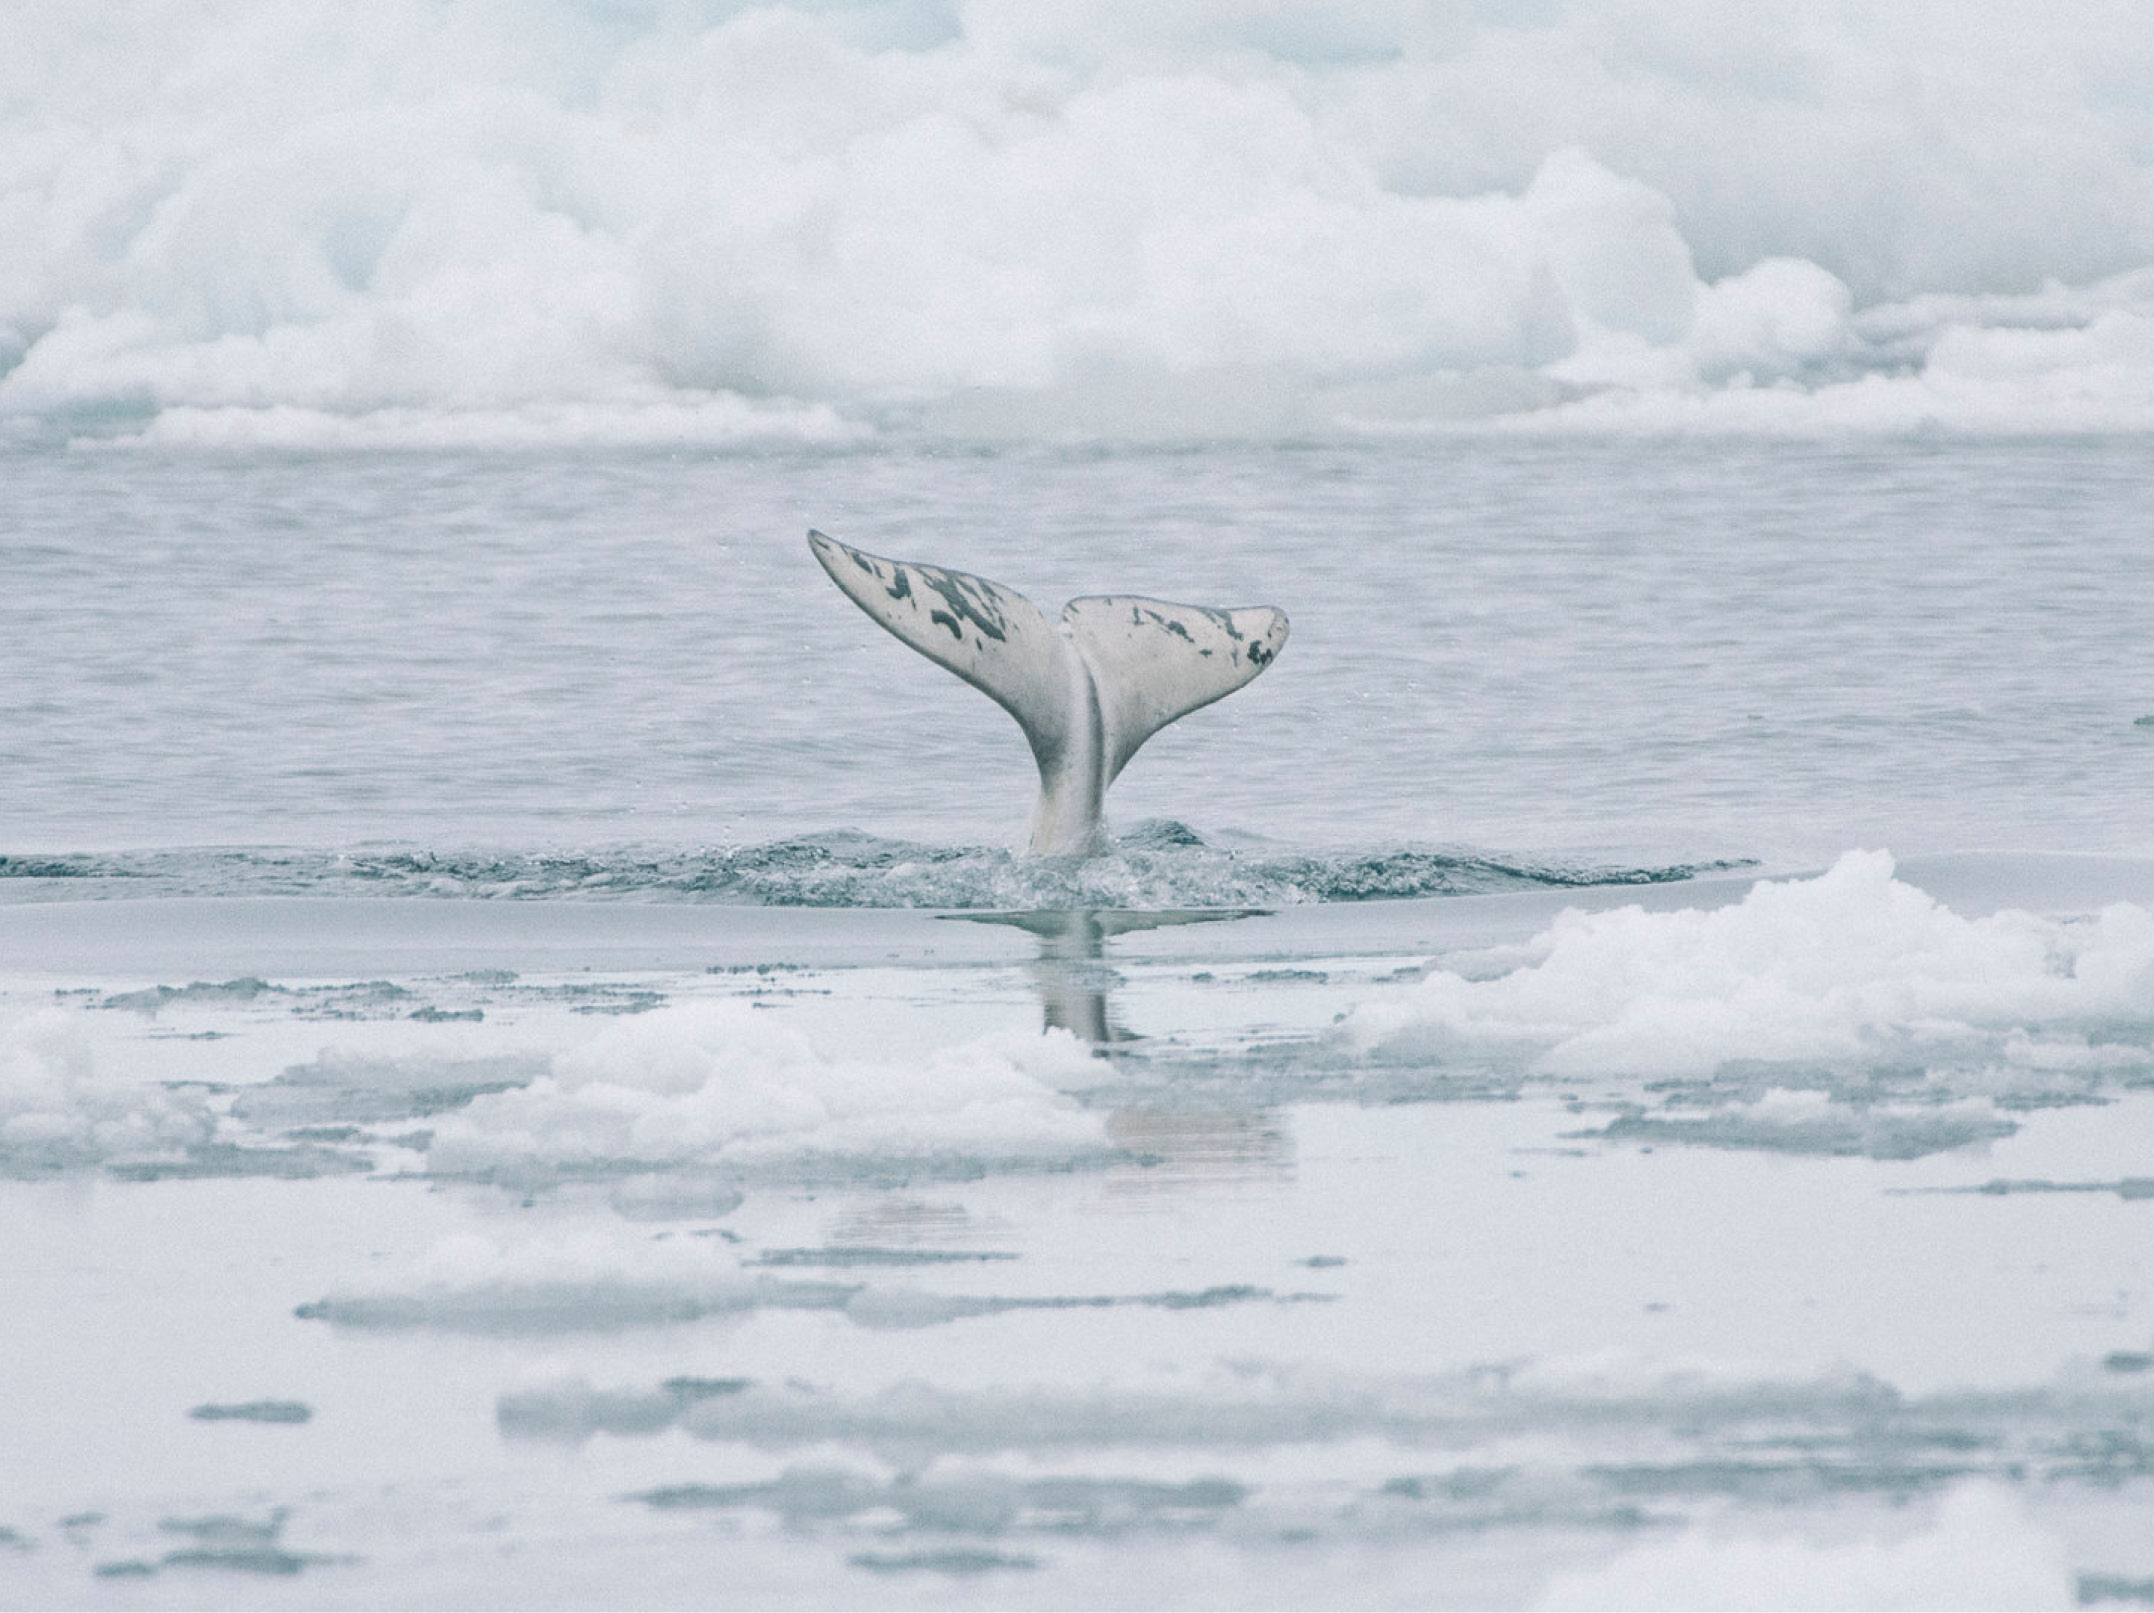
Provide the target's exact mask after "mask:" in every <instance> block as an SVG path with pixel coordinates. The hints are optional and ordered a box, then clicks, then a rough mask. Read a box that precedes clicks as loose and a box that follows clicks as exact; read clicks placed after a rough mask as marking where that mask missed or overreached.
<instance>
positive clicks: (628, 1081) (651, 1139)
mask: <svg viewBox="0 0 2154 1613" xmlns="http://www.w3.org/2000/svg"><path fill="white" fill-rule="evenodd" d="M1089 1068H1090V1055H1089V1054H1088V1053H1087V1052H1086V1050H1085V1049H1084V1048H1083V1046H1082V1044H1080V1043H1079V1042H1078V1041H1077V1039H1076V1038H1075V1037H1073V1036H1071V1035H1069V1034H1068V1033H1067V1032H1064V1031H1053V1032H1048V1033H1046V1034H1044V1035H1041V1036H1037V1037H1018V1038H1007V1039H1003V1040H1000V1041H979V1042H971V1043H967V1044H964V1045H962V1046H957V1047H947V1048H942V1049H939V1050H937V1051H936V1052H934V1053H933V1054H932V1055H931V1056H929V1057H928V1058H927V1059H926V1060H924V1061H922V1062H919V1063H915V1064H868V1063H861V1062H853V1061H846V1060H833V1059H826V1058H824V1057H822V1056H821V1055H820V1054H818V1053H817V1052H816V1051H815V1049H814V1047H813V1046H812V1044H811V1043H810V1042H809V1041H808V1039H807V1038H806V1037H805V1036H804V1035H802V1034H801V1033H800V1032H799V1031H798V1030H795V1029H793V1028H792V1027H790V1026H788V1025H785V1024H782V1023H778V1022H776V1021H775V1020H774V1018H773V1016H771V1015H769V1014H766V1013H759V1012H757V1011H755V1009H754V1008H753V1007H752V1006H751V1005H749V1004H747V1003H742V1002H735V1001H728V1002H719V1003H692V1004H685V1005H682V1006H679V1007H674V1008H667V1009H662V1010H659V1011H657V1012H655V1013H651V1014H646V1015H643V1016H641V1017H639V1018H636V1019H633V1020H627V1021H623V1022H621V1023H619V1024H616V1025H614V1026H612V1027H610V1028H609V1029H608V1030H606V1031H605V1032H603V1033H602V1034H601V1035H599V1036H598V1037H596V1038H595V1039H594V1040H592V1041H590V1042H588V1043H586V1044H585V1045H584V1046H582V1047H580V1048H577V1049H575V1050H573V1051H571V1052H568V1053H564V1054H561V1055H558V1056H557V1057H556V1058H555V1059H554V1061H553V1066H552V1073H551V1074H550V1075H547V1076H544V1077H541V1078H540V1079H538V1080H536V1081H534V1082H532V1083H531V1084H530V1085H529V1086H528V1087H524V1088H522V1089H519V1090H515V1091H507V1092H498V1093H493V1094H489V1095H486V1096H482V1097H479V1098H477V1099H475V1100H473V1102H472V1103H471V1104H470V1105H468V1106H467V1107H466V1108H465V1109H463V1110H462V1111H461V1112H459V1113H456V1114H453V1115H449V1116H445V1117H444V1118H443V1119H442V1121H441V1122H440V1124H438V1125H437V1126H436V1127H435V1130H434V1137H433V1142H432V1146H431V1148H430V1149H429V1152H428V1160H429V1163H430V1164H431V1165H432V1167H433V1168H434V1169H435V1170H438V1171H454V1172H487V1171H492V1170H495V1169H498V1168H501V1167H503V1166H522V1165H528V1164H533V1163H537V1164H548V1165H566V1166H579V1165H594V1164H606V1163H614V1162H622V1161H639V1162H646V1163H652V1162H655V1163H668V1164H706V1165H707V1164H712V1163H717V1162H725V1163H729V1164H739V1165H753V1164H757V1163H768V1162H771V1161H773V1160H784V1159H787V1158H800V1157H804V1156H811V1157H824V1158H828V1157H833V1156H835V1157H843V1158H862V1157H865V1158H869V1159H914V1160H917V1159H933V1158H953V1157H956V1158H966V1159H988V1160H998V1161H1010V1160H1036V1161H1046V1160H1067V1159H1068V1158H1070V1157H1071V1156H1073V1155H1078V1154H1083V1153H1088V1152H1095V1153H1103V1152H1105V1151H1107V1148H1108V1144H1107V1143H1106V1140H1105V1135H1104V1131H1103V1129H1102V1124H1101V1121H1100V1120H1099V1118H1098V1117H1097V1116H1095V1115H1090V1114H1087V1113H1085V1112H1084V1111H1082V1110H1080V1109H1079V1108H1078V1107H1077V1106H1076V1105H1075V1104H1074V1103H1073V1102H1072V1101H1071V1100H1070V1099H1068V1098H1066V1097H1064V1096H1063V1095H1062V1094H1061V1093H1059V1092H1057V1091H1055V1090H1054V1088H1053V1087H1051V1086H1049V1085H1048V1084H1047V1079H1050V1078H1053V1077H1054V1076H1056V1075H1058V1074H1059V1075H1063V1076H1076V1075H1081V1074H1083V1073H1085V1072H1087V1071H1088V1070H1089Z"/></svg>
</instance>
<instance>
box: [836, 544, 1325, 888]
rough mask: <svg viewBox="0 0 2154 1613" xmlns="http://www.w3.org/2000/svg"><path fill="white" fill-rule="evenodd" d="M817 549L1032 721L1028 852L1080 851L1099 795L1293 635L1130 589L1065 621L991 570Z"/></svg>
mask: <svg viewBox="0 0 2154 1613" xmlns="http://www.w3.org/2000/svg"><path fill="white" fill-rule="evenodd" d="M808 546H809V547H810V548H811V549H813V550H814V551H815V558H816V559H817V560H819V561H821V562H822V566H823V569H824V570H825V571H827V572H829V573H830V578H831V581H833V582H835V583H836V584H837V585H838V587H839V588H840V589H842V590H843V591H844V592H845V594H846V596H847V597H848V598H850V599H851V600H852V601H853V603H854V604H856V605H858V606H859V607H860V608H861V609H862V610H864V611H866V612H867V613H868V615H870V616H872V617H874V618H875V620H876V621H878V622H880V623H881V624H882V625H883V626H884V627H885V628H887V629H888V630H889V631H890V633H892V634H893V635H894V636H895V637H897V638H899V639H902V640H903V641H904V642H905V643H907V644H909V645H911V646H912V647H913V648H914V649H916V650H918V651H919V652H920V653H921V654H922V655H924V656H926V657H927V658H928V659H929V660H930V661H933V662H935V663H936V664H937V665H939V666H943V667H947V668H948V669H949V670H950V671H952V672H954V673H956V674H957V675H958V676H959V677H961V678H963V679H964V680H965V681H966V682H967V683H969V684H971V685H972V686H973V687H974V688H976V689H978V690H980V691H981V692H982V693H984V694H986V695H987V696H988V697H989V698H990V699H992V700H993V701H995V702H996V703H997V704H998V705H1000V706H1001V707H1002V708H1003V709H1004V710H1005V711H1007V712H1008V713H1009V714H1010V715H1011V716H1012V717H1014V718H1016V719H1017V726H1018V727H1019V728H1021V729H1023V730H1024V735H1025V739H1026V740H1027V742H1028V743H1030V745H1031V747H1032V756H1033V760H1034V761H1035V762H1037V763H1038V764H1039V770H1040V802H1039V808H1038V810H1037V811H1036V812H1035V813H1034V815H1033V820H1032V835H1031V843H1030V847H1029V849H1030V850H1032V851H1034V852H1067V851H1082V850H1085V849H1087V848H1089V847H1090V845H1091V844H1092V843H1093V842H1094V841H1095V840H1096V839H1097V837H1098V834H1099V814H1100V802H1101V798H1102V797H1103V796H1104V795H1105V794H1106V790H1107V786H1108V785H1110V784H1112V783H1113V782H1114V781H1115V778H1116V777H1117V776H1118V775H1119V774H1120V773H1121V771H1122V769H1123V768H1124V767H1126V766H1128V765H1129V759H1130V758H1131V757H1132V756H1134V755H1136V754H1137V750H1138V748H1139V747H1140V746H1142V745H1143V744H1144V742H1145V741H1146V740H1147V739H1149V738H1151V737H1152V735H1154V734H1156V733H1158V732H1159V730H1160V729H1162V728H1164V727H1166V726H1167V724H1168V723H1170V722H1172V721H1174V719H1175V718H1177V717H1183V716H1187V715H1188V714H1189V713H1190V712H1192V711H1195V710H1197V709H1198V708H1199V707H1202V706H1208V705H1210V704H1211V703H1212V702H1213V701H1215V700H1219V699H1222V698H1224V697H1225V696H1227V695H1230V694H1232V693H1233V692H1234V691H1235V690H1236V689H1239V688H1240V687H1241V686H1242V685H1243V684H1245V683H1247V682H1248V681H1249V680H1250V679H1252V678H1254V677H1255V676H1256V675H1257V674H1258V673H1259V672H1262V671H1263V670H1264V669H1265V668H1266V667H1267V666H1269V665H1271V663H1272V661H1273V660H1274V659H1275V658H1276V657H1277V656H1278V654H1279V651H1280V649H1281V647H1282V646H1284V645H1285V643H1286V634H1287V621H1286V613H1285V612H1283V611H1278V610H1273V609H1272V608H1271V607H1269V606H1264V605H1259V606H1253V607H1249V608H1245V609H1240V610H1215V609H1211V608H1209V607H1206V606H1201V605H1174V604H1169V603H1167V602H1166V601H1164V600H1157V599H1144V598H1140V597H1137V596H1135V595H1130V594H1105V595H1092V596H1087V597H1086V598H1083V599H1073V600H1071V601H1070V602H1069V603H1068V604H1067V605H1065V606H1064V607H1063V608H1062V615H1061V618H1060V620H1059V621H1050V620H1049V619H1048V617H1047V616H1046V615H1045V613H1043V612H1042V611H1041V610H1040V608H1039V607H1038V606H1037V605H1034V604H1033V603H1032V601H1030V600H1029V599H1026V598H1025V597H1024V596H1023V595H1022V594H1018V593H1015V592H1012V591H1011V590H1010V589H1007V588H1004V587H1002V586H1001V585H1000V584H998V583H992V582H989V581H988V580H987V579H986V578H984V577H974V576H969V575H967V574H966V573H964V572H962V571H948V570H945V569H944V568H943V567H941V566H926V565H920V564H918V563H916V562H913V561H909V560H890V559H886V558H884V557H883V556H880V555H871V554H866V553H864V552H862V551H861V550H859V549H855V548H852V547H850V546H849V545H847V544H843V543H839V542H838V541H837V540H836V539H834V538H828V537H825V536H824V535H823V534H822V533H820V532H810V533H809V534H808Z"/></svg>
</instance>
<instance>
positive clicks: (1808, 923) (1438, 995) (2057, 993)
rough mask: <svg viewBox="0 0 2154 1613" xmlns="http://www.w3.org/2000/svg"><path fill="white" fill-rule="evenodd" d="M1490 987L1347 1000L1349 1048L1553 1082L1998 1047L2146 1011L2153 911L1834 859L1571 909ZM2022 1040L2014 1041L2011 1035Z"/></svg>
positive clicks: (1424, 986)
mask: <svg viewBox="0 0 2154 1613" xmlns="http://www.w3.org/2000/svg"><path fill="white" fill-rule="evenodd" d="M1521 957H1522V959H1523V961H1522V962H1521V963H1520V965H1519V966H1518V967H1516V968H1514V969H1512V970H1511V971H1510V972H1509V973H1506V974H1502V975H1500V976H1498V977H1497V978H1494V979H1473V980H1469V979H1467V978H1465V977H1464V976H1462V975H1460V974H1457V973H1454V972H1451V971H1449V970H1446V969H1438V970H1436V971H1434V972H1432V973H1431V974H1430V975H1429V976H1428V977H1427V979H1425V980H1424V981H1422V982H1421V984H1420V985H1419V986H1417V987H1415V988H1412V989H1410V990H1407V991H1404V992H1402V993H1400V994H1399V995H1398V996H1397V997H1394V998H1390V999H1386V1000H1384V1001H1380V1002H1376V1003H1372V1004H1369V1005H1366V1006H1364V1007H1363V1008H1361V1009H1359V1010H1357V1011H1356V1012H1355V1013H1354V1014H1353V1015H1352V1016H1351V1017H1350V1019H1349V1020H1348V1022H1347V1027H1346V1028H1347V1031H1348V1034H1349V1035H1350V1036H1351V1037H1352V1038H1353V1039H1354V1040H1355V1041H1356V1042H1357V1043H1358V1044H1359V1045H1361V1046H1362V1047H1364V1048H1381V1047H1391V1048H1395V1049H1401V1050H1405V1049H1413V1048H1421V1049H1436V1048H1440V1047H1451V1048H1463V1049H1479V1050H1482V1051H1484V1052H1486V1051H1489V1050H1505V1051H1508V1052H1509V1053H1510V1054H1512V1055H1513V1056H1516V1057H1519V1058H1523V1059H1526V1060H1529V1061H1530V1062H1531V1063H1532V1065H1533V1067H1534V1068H1535V1069H1537V1070H1539V1071H1541V1072H1542V1073H1545V1074H1551V1075H1562V1076H1585V1075H1606V1074H1645V1075H1660V1076H1685V1075H1688V1076H1697V1075H1707V1074H1710V1073H1711V1072H1713V1071H1714V1070H1715V1069H1717V1068H1719V1067H1720V1066H1722V1065H1723V1064H1725V1063H1727V1062H1728V1061H1731V1060H1738V1059H1754V1060H1767V1061H1774V1060H1815V1061H1824V1062H1835V1061H1837V1062H1846V1061H1857V1060H1862V1059H1865V1058H1874V1057H1878V1056H1881V1055H1883V1054H1885V1053H1887V1052H1890V1051H1894V1050H1898V1051H1905V1050H1907V1049H1910V1048H1912V1049H1914V1050H1915V1051H1916V1052H1917V1053H1919V1052H1920V1051H1921V1050H1923V1049H1943V1050H1951V1049H1955V1048H1956V1049H1960V1050H1962V1051H1964V1050H1966V1049H1968V1048H1975V1049H1992V1050H1997V1051H2000V1052H2001V1050H2002V1049H2003V1048H2004V1047H2005V1046H2006V1045H2007V1042H2008V1039H2009V1038H2010V1037H2011V1035H2012V1033H2014V1032H2020V1033H2025V1032H2029V1031H2032V1030H2034V1029H2036V1028H2047V1027H2067V1028H2068V1027H2081V1028H2083V1027H2086V1026H2089V1025H2099V1024H2103V1023H2110V1024H2119V1025H2123V1026H2131V1025H2135V1024H2139V1023H2142V1022H2144V1021H2145V1020H2146V1019H2147V1018H2148V1017H2149V1015H2150V1013H2154V914H2150V913H2148V912H2147V911H2146V910H2145V909H2144V908H2140V907H2136V906H2132V905H2130V904H2124V903H2119V904H2116V905H2113V906H2111V907H2108V908H2106V909H2104V910H2103V911H2102V912H2101V913H2100V914H2098V915H2097V916H2095V917H2093V918H2091V919H2087V920H2083V921H2077V922H2060V921H2055V920H2050V919H2044V918H2039V917H2036V916H2034V915H2032V914H2029V913H2024V912H2016V911H2006V912H2001V913H1997V914H1994V915H1991V916H1989V917H1986V918H1978V919H1968V918H1962V917H1961V916H1960V915H1958V914H1956V913H1954V912H1952V911H1951V910H1950V909H1949V908H1946V907H1944V906H1942V905H1941V904H1940V903H1938V902H1937V901H1936V900H1934V899H1933V898H1931V897H1930V896H1928V895H1926V894H1924V893H1923V892H1922V891H1919V890H1917V889H1916V888H1915V887H1913V886H1912V885H1907V884H1904V883H1902V882H1901V881H1899V880H1897V879H1895V878H1894V877H1893V863H1892V859H1891V857H1890V856H1889V855H1887V854H1886V853H1883V852H1849V853H1847V854H1846V855H1845V856H1843V857H1842V858H1841V859H1840V861H1839V862H1838V863H1837V864H1835V865H1834V866H1833V868H1832V869H1831V870H1830V871H1829V872H1827V873H1825V874H1823V875H1820V876H1819V877H1817V878H1815V879H1806V880H1785V881H1766V882H1761V883H1760V884H1758V885H1757V886H1755V887H1753V888H1752V890H1751V891H1750V893H1749V895H1748V896H1746V897H1745V898H1744V899H1743V900H1742V901H1741V902H1740V903H1738V904H1736V905H1734V906H1732V907H1724V908H1718V909H1712V910H1700V909H1683V910H1681V911H1677V912H1668V913H1651V912H1647V911H1645V910H1644V909H1642V908H1637V907H1628V908H1622V909H1618V910H1613V911H1605V912H1599V913H1584V912H1578V911H1575V910H1574V911H1570V912H1566V913H1564V914H1563V915H1562V916H1560V917H1559V918H1558V919H1557V920H1556V922H1555V923H1554V924H1553V925H1551V926H1550V927H1549V928H1548V929H1547V930H1546V931H1544V932H1543V933H1542V934H1540V935H1539V936H1537V937H1535V938H1534V940H1533V941H1532V943H1531V944H1530V945H1529V946H1528V947H1527V948H1525V949H1524V950H1523V952H1522V954H1521ZM2013 1045H2018V1044H2013Z"/></svg>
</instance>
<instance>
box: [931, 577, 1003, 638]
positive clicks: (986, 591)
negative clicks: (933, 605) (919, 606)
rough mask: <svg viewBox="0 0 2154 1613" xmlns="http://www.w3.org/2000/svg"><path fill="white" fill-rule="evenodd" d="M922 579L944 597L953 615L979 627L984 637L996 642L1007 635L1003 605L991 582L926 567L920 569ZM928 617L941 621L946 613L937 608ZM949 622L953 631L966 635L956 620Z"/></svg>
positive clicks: (960, 635) (958, 634) (961, 636)
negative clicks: (943, 613)
mask: <svg viewBox="0 0 2154 1613" xmlns="http://www.w3.org/2000/svg"><path fill="white" fill-rule="evenodd" d="M920 580H921V581H922V582H924V583H926V584H927V586H928V587H930V588H932V589H933V590H934V591H935V592H936V593H938V594H940V595H941V596H942V598H943V602H944V603H945V604H947V605H948V606H949V607H950V612H951V614H952V615H953V616H955V617H957V618H959V619H960V620H962V621H967V622H970V623H971V624H972V625H973V626H974V627H977V628H978V629H979V630H980V633H981V636H982V637H984V638H991V639H993V640H994V641H995V642H996V643H997V644H1000V643H1002V642H1003V641H1004V639H1005V638H1006V637H1007V634H1006V633H1005V632H1004V627H1005V625H1006V624H1005V622H1004V618H1003V614H1002V609H1001V606H1000V604H999V602H998V601H997V600H996V599H995V597H994V591H993V589H992V587H991V586H990V585H989V584H987V583H984V582H981V581H980V579H978V578H977V577H967V576H965V575H963V574H962V573H960V572H955V571H938V570H930V569H928V568H926V567H922V568H921V570H920ZM928 619H929V620H930V621H936V622H939V621H942V620H943V615H942V613H941V612H940V611H936V612H935V613H933V614H932V615H931V616H930V617H929V618H928ZM948 625H949V628H950V631H951V632H953V633H956V634H957V636H958V637H959V638H963V637H964V636H965V635H964V633H963V632H962V631H960V630H959V628H958V625H957V623H956V622H954V621H953V622H950V623H949V624H948Z"/></svg>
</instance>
